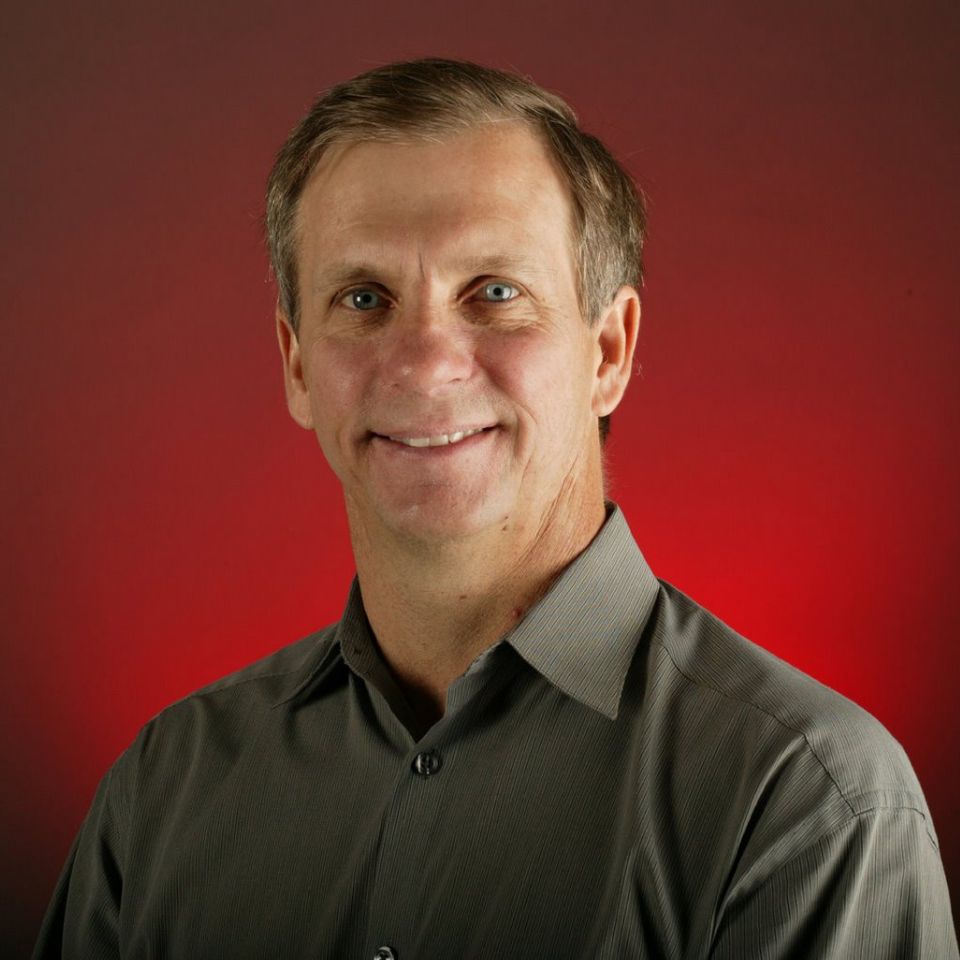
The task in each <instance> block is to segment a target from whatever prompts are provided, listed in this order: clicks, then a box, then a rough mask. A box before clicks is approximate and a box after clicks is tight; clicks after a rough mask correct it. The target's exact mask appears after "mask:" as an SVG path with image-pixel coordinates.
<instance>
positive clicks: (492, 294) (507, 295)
mask: <svg viewBox="0 0 960 960" xmlns="http://www.w3.org/2000/svg"><path fill="white" fill-rule="evenodd" d="M480 289H481V291H482V293H483V295H484V296H485V297H486V299H487V300H489V301H490V302H491V303H506V302H507V301H508V300H513V299H514V298H516V297H519V296H520V291H519V290H518V289H517V288H516V287H515V286H513V284H510V283H504V282H503V281H502V280H495V281H494V282H493V283H485V284H484V285H483V286H482V287H481V288H480Z"/></svg>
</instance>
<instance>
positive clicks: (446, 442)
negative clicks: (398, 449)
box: [374, 427, 493, 447]
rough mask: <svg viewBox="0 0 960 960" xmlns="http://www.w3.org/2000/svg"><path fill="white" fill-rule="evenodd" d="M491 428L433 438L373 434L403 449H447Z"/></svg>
mask: <svg viewBox="0 0 960 960" xmlns="http://www.w3.org/2000/svg"><path fill="white" fill-rule="evenodd" d="M492 429H493V427H475V428H473V429H472V430H455V431H454V432H453V433H440V434H437V435H436V436H433V437H395V436H388V435H384V434H380V433H375V434H374V436H375V437H380V439H381V440H392V441H393V442H394V443H402V444H403V445H404V446H405V447H448V446H450V445H452V444H455V443H460V441H461V440H466V439H467V438H468V437H473V436H476V435H477V434H478V433H483V432H484V431H486V430H492Z"/></svg>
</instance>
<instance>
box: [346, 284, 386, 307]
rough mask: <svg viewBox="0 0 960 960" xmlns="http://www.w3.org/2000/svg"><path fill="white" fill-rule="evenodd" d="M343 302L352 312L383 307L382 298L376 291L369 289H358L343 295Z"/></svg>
mask: <svg viewBox="0 0 960 960" xmlns="http://www.w3.org/2000/svg"><path fill="white" fill-rule="evenodd" d="M343 300H344V302H345V303H348V304H349V305H350V306H351V307H353V309H354V310H376V309H377V308H378V307H382V306H383V297H381V296H380V294H379V293H377V291H376V290H371V289H370V288H369V287H360V288H359V289H357V290H351V291H350V292H349V293H347V294H344V297H343Z"/></svg>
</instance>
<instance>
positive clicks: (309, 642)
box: [116, 624, 337, 786]
mask: <svg viewBox="0 0 960 960" xmlns="http://www.w3.org/2000/svg"><path fill="white" fill-rule="evenodd" d="M336 627H337V625H336V624H332V625H330V626H327V627H325V628H323V629H321V630H318V631H316V632H315V633H312V634H310V635H309V636H306V637H303V638H302V639H300V640H297V641H295V642H294V643H291V644H288V645H287V646H285V647H282V648H281V649H279V650H277V651H275V652H274V653H271V654H269V655H268V656H266V657H262V658H261V659H259V660H256V661H254V662H253V663H251V664H248V665H247V666H245V667H243V668H242V669H240V670H236V671H234V672H233V673H230V674H227V675H225V676H223V677H220V678H219V679H217V680H215V681H214V682H212V683H208V684H205V685H204V686H202V687H200V688H198V689H196V690H194V691H193V692H191V693H189V694H188V695H187V696H185V697H182V698H181V699H179V700H177V701H175V702H173V703H171V704H170V705H169V706H167V707H165V708H164V709H163V710H161V711H160V712H159V713H157V714H156V715H155V716H153V717H152V718H150V719H149V720H148V721H147V722H146V723H145V724H144V725H143V727H142V728H141V729H140V732H139V734H138V735H137V737H136V739H135V740H134V741H133V743H132V744H131V745H130V747H128V749H127V750H126V751H125V752H124V754H123V755H122V756H121V757H120V759H119V760H118V762H117V764H116V767H117V775H118V777H119V778H120V779H121V782H123V781H127V782H129V781H130V780H131V779H132V780H136V781H137V782H138V783H139V784H140V785H141V786H142V781H143V778H144V777H148V776H149V775H150V771H154V772H156V773H157V774H159V775H166V776H169V775H170V774H171V773H172V772H173V771H175V770H176V769H178V768H180V767H182V766H183V765H184V764H187V763H190V762H195V761H196V759H197V757H198V756H200V755H204V754H207V753H210V752H214V751H215V752H216V754H217V755H218V756H220V757H224V756H230V755H231V754H235V753H238V752H239V751H240V750H241V749H242V748H243V746H244V744H245V743H250V742H252V741H253V740H254V739H255V738H256V737H257V735H258V731H261V730H262V729H263V728H264V726H265V725H268V724H270V723H271V722H274V721H275V720H276V718H277V715H278V712H279V711H277V710H276V709H275V707H276V706H277V705H278V703H280V702H281V701H282V700H283V699H284V698H285V697H286V696H288V695H289V694H290V693H291V692H292V691H293V689H295V687H296V686H297V684H298V683H299V682H300V680H301V679H302V678H303V677H304V676H306V675H308V674H309V673H310V671H311V670H312V669H314V667H315V665H316V664H317V663H319V662H321V661H323V660H324V659H325V658H326V657H327V656H328V655H330V654H331V653H332V651H333V648H334V647H335V646H336Z"/></svg>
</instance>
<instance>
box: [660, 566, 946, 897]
mask: <svg viewBox="0 0 960 960" xmlns="http://www.w3.org/2000/svg"><path fill="white" fill-rule="evenodd" d="M647 635H648V637H649V647H648V651H647V664H646V670H647V678H646V682H645V683H644V685H643V686H644V699H645V706H644V708H643V709H644V711H645V712H646V714H647V717H648V719H647V721H646V729H648V730H649V731H652V732H651V733H648V734H646V736H647V737H648V743H647V747H648V751H649V752H650V754H651V755H654V756H659V757H667V758H668V760H669V762H668V763H660V764H658V765H657V766H655V767H654V768H653V769H652V770H651V771H650V776H651V779H652V780H653V781H654V782H656V783H658V784H659V785H660V786H659V789H661V790H663V789H668V790H670V791H671V792H672V793H673V794H674V795H679V796H684V797H688V798H689V799H688V800H685V801H684V805H683V806H682V808H676V809H680V810H682V816H679V817H678V816H677V815H676V810H675V819H678V820H679V821H682V822H678V823H677V830H678V831H684V832H685V833H686V835H688V836H689V835H691V834H693V833H695V832H696V831H701V832H702V831H707V832H708V833H709V835H711V836H712V837H713V838H714V842H715V843H716V844H717V845H718V847H719V848H720V849H723V850H725V856H724V859H725V861H726V862H727V863H728V865H731V866H732V865H733V864H736V865H737V866H736V871H737V872H738V873H742V872H747V873H749V874H750V875H752V876H753V877H754V878H756V877H757V876H762V875H766V874H768V872H769V871H771V870H774V869H776V868H777V867H778V865H782V864H783V863H785V862H788V861H789V860H790V859H791V858H792V857H794V856H796V855H797V854H798V852H800V851H802V850H804V849H806V848H808V847H810V845H811V844H815V843H817V842H818V841H819V840H820V838H823V837H826V836H829V835H830V834H831V833H832V832H834V831H838V830H845V829H848V828H850V827H852V826H853V825H855V824H856V823H857V821H860V820H862V819H869V818H875V817H880V816H882V817H884V818H885V819H888V818H889V817H890V816H898V815H901V814H902V815H904V816H907V817H910V818H913V819H914V820H915V821H916V822H917V823H919V824H920V825H921V832H922V833H925V835H926V837H927V838H928V841H929V844H930V846H931V847H932V848H933V849H934V850H936V849H937V838H936V834H935V831H934V828H933V823H932V820H931V817H930V813H929V810H928V807H927V804H926V801H925V799H924V796H923V792H922V790H921V788H920V784H919V783H918V781H917V778H916V775H915V774H914V771H913V768H912V767H911V765H910V761H909V760H908V759H907V756H906V754H905V752H904V750H903V748H902V747H901V746H900V744H899V743H898V742H897V741H896V740H895V739H894V737H893V736H892V735H891V734H890V733H889V732H888V731H887V730H886V729H885V728H884V726H883V725H882V724H881V723H880V722H879V721H878V720H877V719H876V718H875V717H873V716H871V715H870V714H869V713H868V712H867V711H866V710H864V709H862V708H861V707H859V706H858V705H857V704H855V703H853V702H852V701H851V700H849V699H847V698H846V697H844V696H842V695H841V694H839V693H837V692H836V691H834V690H831V689H830V688H828V687H827V686H825V685H824V684H822V683H819V682H818V681H816V680H814V679H813V678H812V677H810V676H808V675H806V674H804V673H803V672H801V671H800V670H798V669H796V668H795V667H792V666H791V665H789V664H788V663H786V662H784V661H783V660H781V659H779V658H778V657H776V656H774V655H773V654H771V653H769V652H767V651H765V650H763V649H762V648H761V647H759V646H757V645H756V644H754V643H752V642H750V641H749V640H747V639H745V638H744V637H742V636H740V635H739V634H738V633H736V632H735V631H734V630H732V629H731V628H730V627H729V626H727V625H726V624H724V623H723V622H722V621H721V620H719V619H718V618H717V617H715V616H714V615H713V614H711V613H710V612H709V611H707V610H706V609H704V608H703V607H702V606H700V605H699V604H697V603H696V602H694V601H693V600H691V599H690V598H689V597H687V596H685V595H684V594H683V593H681V592H680V591H679V590H677V589H676V588H674V587H672V586H671V585H669V584H666V583H663V584H662V585H661V591H660V595H659V597H658V601H657V604H656V606H655V609H654V611H653V615H652V617H651V622H650V624H649V628H648V634H647Z"/></svg>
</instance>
